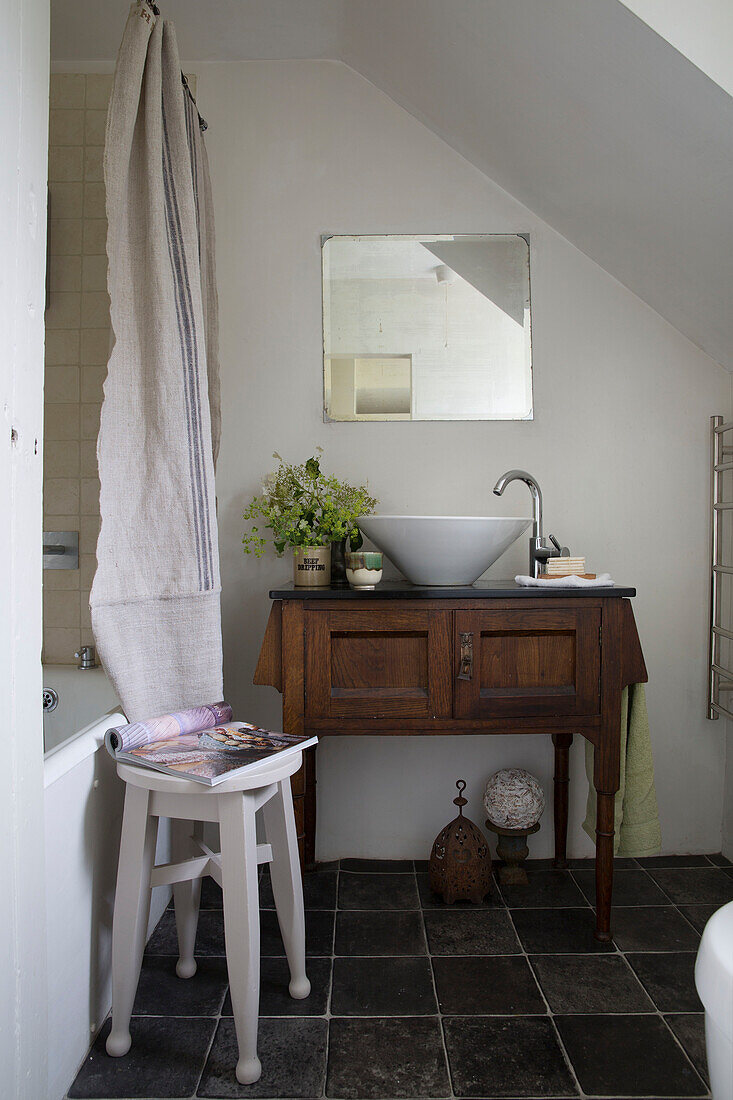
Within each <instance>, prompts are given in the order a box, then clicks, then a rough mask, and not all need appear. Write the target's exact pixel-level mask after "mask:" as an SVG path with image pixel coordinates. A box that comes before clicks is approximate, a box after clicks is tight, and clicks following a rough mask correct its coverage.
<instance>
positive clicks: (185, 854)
mask: <svg viewBox="0 0 733 1100" xmlns="http://www.w3.org/2000/svg"><path fill="white" fill-rule="evenodd" d="M195 828H196V823H195V822H193V821H179V820H173V821H172V822H171V830H172V837H171V854H172V858H173V861H174V862H175V863H179V862H182V861H183V860H185V859H190V858H191V856H193V855H195V854H196V845H195V844H194V843H193V839H192V838H193V836H194V835H195ZM200 901H201V879H200V878H195V879H191V880H190V881H189V882H177V883H175V885H174V887H173V906H174V909H175V913H176V931H177V932H178V962H177V963H176V974H177V975H178V977H179V978H192V977H193V976H194V974H195V973H196V960H195V958H194V957H193V952H194V947H195V946H196V929H197V927H198V923H199V903H200Z"/></svg>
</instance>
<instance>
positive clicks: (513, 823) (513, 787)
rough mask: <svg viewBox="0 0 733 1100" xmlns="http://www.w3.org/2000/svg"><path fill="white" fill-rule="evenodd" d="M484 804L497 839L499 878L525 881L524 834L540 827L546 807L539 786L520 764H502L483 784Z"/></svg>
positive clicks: (526, 851) (515, 883) (505, 881)
mask: <svg viewBox="0 0 733 1100" xmlns="http://www.w3.org/2000/svg"><path fill="white" fill-rule="evenodd" d="M484 808H485V810H486V814H487V817H488V820H487V822H486V824H487V826H488V827H489V829H491V831H492V832H494V833H496V835H497V839H498V843H497V849H496V852H497V855H498V856H499V858H500V859H501V860H502V866H500V867H499V881H500V882H501V883H502V884H504V885H507V886H519V885H526V884H527V873H526V871H525V870H524V867H523V866H522V864H523V863H524V861H525V860H526V858H527V856H528V855H529V848H528V847H527V837H528V836H529V835H530V834H531V833H536V832H537V830H538V829H539V827H540V818H541V817H542V814H543V811H544V809H545V793H544V791H543V790H542V787H541V786H540V784H539V782H538V780H537V779H535V777H534V776H533V775H530V773H529V772H526V771H524V770H523V769H522V768H502V770H501V771H498V772H495V773H494V775H492V776H491V778H490V779H489V781H488V783H487V784H486V791H485V792H484Z"/></svg>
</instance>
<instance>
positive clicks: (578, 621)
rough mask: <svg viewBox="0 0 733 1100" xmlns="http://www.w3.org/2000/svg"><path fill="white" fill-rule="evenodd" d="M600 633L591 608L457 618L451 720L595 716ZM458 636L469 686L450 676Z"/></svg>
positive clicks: (486, 613) (457, 664)
mask: <svg viewBox="0 0 733 1100" xmlns="http://www.w3.org/2000/svg"><path fill="white" fill-rule="evenodd" d="M600 626H601V613H600V610H599V609H597V608H582V609H578V610H577V611H575V610H567V611H565V610H563V611H551V610H548V611H521V610H519V611H494V612H492V611H477V612H472V611H471V612H457V613H456V637H455V668H456V677H457V678H456V681H455V703H454V715H455V717H457V718H482V717H501V716H502V715H507V716H514V717H519V716H522V717H531V716H533V715H543V714H544V715H573V714H584V715H590V714H597V713H598V710H599V705H600V691H599V689H600V683H599V677H600V645H599V638H600ZM461 635H469V640H470V642H471V644H472V646H473V659H472V670H471V678H470V679H463V678H459V677H458V674H459V673H460V671H461V667H460V658H461V644H462V639H461ZM465 652H466V651H465V639H464V655H465Z"/></svg>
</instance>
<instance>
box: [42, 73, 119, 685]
mask: <svg viewBox="0 0 733 1100" xmlns="http://www.w3.org/2000/svg"><path fill="white" fill-rule="evenodd" d="M111 87H112V77H111V75H109V74H102V73H93V74H88V75H85V74H83V73H55V74H53V75H52V77H51V110H50V120H49V121H50V125H49V195H50V218H51V221H50V232H49V246H48V270H49V293H50V300H49V303H48V309H47V310H46V377H45V395H44V402H45V433H44V435H45V452H44V473H45V485H44V529H45V530H47V531H48V530H68V531H78V532H79V554H80V557H79V562H80V568H78V569H73V570H65V569H64V570H46V571H45V572H44V659H45V660H46V661H47V662H50V663H61V664H72V663H75V658H74V653H75V651H76V650H77V649H78V648H79V646H80V645H85V644H87V643H89V642H92V641H93V638H92V633H91V619H90V613H89V590H90V588H91V584H92V579H93V577H94V570H95V568H96V557H95V550H96V544H97V535H98V533H99V479H98V477H97V434H98V431H99V412H100V408H101V402H102V396H103V394H102V386H103V383H104V379H105V376H106V373H107V357H108V354H109V348H110V321H109V298H108V296H107V255H106V238H107V222H106V219H105V191H104V183H103V169H102V156H103V143H104V131H105V123H106V115H107V101H108V99H109V94H110V91H111Z"/></svg>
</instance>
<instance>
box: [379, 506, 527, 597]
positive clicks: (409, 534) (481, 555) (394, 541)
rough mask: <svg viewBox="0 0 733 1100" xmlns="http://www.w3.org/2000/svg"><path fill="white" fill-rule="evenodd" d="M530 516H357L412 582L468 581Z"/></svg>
mask: <svg viewBox="0 0 733 1100" xmlns="http://www.w3.org/2000/svg"><path fill="white" fill-rule="evenodd" d="M531 522H532V520H531V519H525V518H521V519H520V518H517V517H515V516H380V515H376V516H362V517H361V519H360V520H359V527H360V528H361V530H362V531H363V532H364V534H365V535H366V536H367V538H369V539H371V541H372V542H373V543H374V545H375V546H378V547H379V549H380V550H382V551H383V552H384V553H385V554H386V555H387V557H388V558H389V559H390V561H392V562H394V564H395V565H396V566H397V568H398V569H399V571H400V572H401V573H402V574H403V575H404V576H405V577H407V579H408V580H409V581H412V583H413V584H424V585H431V586H433V587H453V586H456V585H467V584H473V582H474V581H475V580H478V578H479V577H480V576H481V574H482V573H483V572H485V570H487V569H488V568H489V566H490V565H493V564H494V562H495V561H496V560H497V558H500V557H501V555H502V554H503V553H504V551H505V550H507V549H508V548H509V547H510V546H511V544H512V543H513V542H514V540H515V539H517V538H519V536H520V535H521V534H522V532H523V531H526V530H527V528H528V527H529V525H530V523H531Z"/></svg>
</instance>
